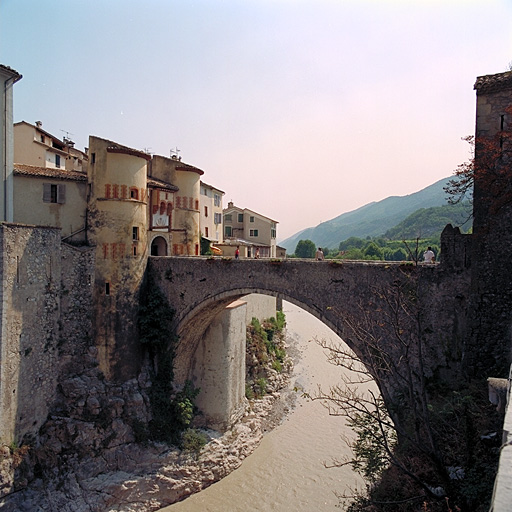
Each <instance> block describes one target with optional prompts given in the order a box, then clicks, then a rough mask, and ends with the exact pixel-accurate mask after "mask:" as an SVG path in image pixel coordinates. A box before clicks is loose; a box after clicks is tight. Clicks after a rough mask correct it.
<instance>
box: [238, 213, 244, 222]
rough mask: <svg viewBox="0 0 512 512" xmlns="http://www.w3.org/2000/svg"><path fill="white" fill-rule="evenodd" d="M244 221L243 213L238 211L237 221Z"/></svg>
mask: <svg viewBox="0 0 512 512" xmlns="http://www.w3.org/2000/svg"><path fill="white" fill-rule="evenodd" d="M243 221H244V214H243V213H239V214H238V222H243Z"/></svg>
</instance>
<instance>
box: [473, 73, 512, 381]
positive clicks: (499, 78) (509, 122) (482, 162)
mask: <svg viewBox="0 0 512 512" xmlns="http://www.w3.org/2000/svg"><path fill="white" fill-rule="evenodd" d="M475 90H476V96H477V108H476V131H475V176H474V201H473V204H474V207H473V237H472V261H478V265H472V269H471V271H472V277H471V281H472V298H471V312H470V315H469V318H470V319H471V337H470V339H471V343H472V344H473V345H474V347H475V349H477V350H469V351H468V353H471V354H476V353H478V354H479V357H478V358H474V357H473V358H469V359H467V360H466V368H467V371H468V372H470V373H476V374H480V373H482V372H487V371H488V370H489V369H492V368H494V371H495V373H494V376H498V375H499V376H506V375H508V369H509V367H510V363H511V351H510V346H511V341H512V337H511V329H512V310H511V308H510V304H511V303H512V268H511V263H510V261H511V260H510V257H509V255H508V253H507V252H506V248H508V247H510V246H511V245H512V230H511V229H510V219H512V179H511V166H512V154H511V150H512V146H511V144H512V138H511V137H512V71H508V72H505V73H499V74H495V75H487V76H481V77H478V78H477V80H476V83H475Z"/></svg>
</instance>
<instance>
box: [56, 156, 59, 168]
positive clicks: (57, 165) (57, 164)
mask: <svg viewBox="0 0 512 512" xmlns="http://www.w3.org/2000/svg"><path fill="white" fill-rule="evenodd" d="M55 167H60V155H55Z"/></svg>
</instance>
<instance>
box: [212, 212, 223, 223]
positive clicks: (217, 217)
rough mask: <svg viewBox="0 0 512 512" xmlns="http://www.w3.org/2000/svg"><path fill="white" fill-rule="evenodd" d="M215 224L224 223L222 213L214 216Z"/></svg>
mask: <svg viewBox="0 0 512 512" xmlns="http://www.w3.org/2000/svg"><path fill="white" fill-rule="evenodd" d="M213 222H214V224H221V223H222V215H221V214H220V213H214V214H213Z"/></svg>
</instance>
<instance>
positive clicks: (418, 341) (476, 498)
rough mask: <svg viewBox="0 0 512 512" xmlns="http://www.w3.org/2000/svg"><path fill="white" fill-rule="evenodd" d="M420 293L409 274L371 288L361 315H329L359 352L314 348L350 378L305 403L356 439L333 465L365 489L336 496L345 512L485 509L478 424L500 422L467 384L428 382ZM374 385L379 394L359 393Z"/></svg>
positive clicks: (486, 485)
mask: <svg viewBox="0 0 512 512" xmlns="http://www.w3.org/2000/svg"><path fill="white" fill-rule="evenodd" d="M411 268H412V267H411ZM417 290H418V282H417V278H416V275H415V273H414V272H407V273H405V272H404V273H403V277H402V278H400V279H397V280H396V281H395V282H393V283H392V284H391V285H389V286H387V287H374V288H373V299H372V300H370V301H369V302H368V303H366V304H360V306H359V309H360V312H359V313H358V314H356V315H352V314H350V313H347V312H344V311H343V310H341V309H338V308H337V307H333V308H332V310H333V311H334V312H335V313H337V315H338V316H339V318H340V321H341V322H342V323H343V325H344V326H345V327H346V339H347V340H348V341H349V342H351V343H352V346H353V347H354V348H356V349H357V350H358V353H357V354H355V353H354V352H352V351H351V350H350V349H349V348H348V347H347V346H345V345H344V344H332V343H327V342H325V341H323V340H320V341H319V342H318V343H319V344H320V345H321V346H322V347H323V348H324V349H326V350H327V353H328V360H329V362H330V363H331V364H334V365H336V366H339V367H341V368H343V369H345V370H350V372H351V373H344V375H345V377H344V381H343V383H342V384H341V385H339V386H335V387H332V388H331V389H330V390H327V391H324V390H319V392H318V393H317V394H316V395H314V396H312V397H311V398H312V399H314V400H321V401H323V403H324V405H325V406H326V407H327V409H328V411H329V414H331V415H339V416H343V417H345V419H346V421H347V423H348V425H349V426H350V427H352V429H353V430H354V432H355V433H356V438H355V440H352V441H348V443H349V445H350V447H351V448H352V451H353V455H352V457H350V458H346V459H341V460H338V459H334V460H333V464H332V465H333V466H335V467H340V466H344V465H350V466H351V467H352V468H353V469H354V470H355V471H357V472H359V473H360V474H361V475H362V476H363V478H364V479H365V481H366V482H367V488H366V491H361V490H359V491H357V490H356V491H355V492H354V493H352V494H351V495H340V496H339V498H340V501H341V502H344V503H346V501H347V500H348V501H352V504H351V505H350V508H349V510H350V511H351V512H356V511H360V510H361V511H362V510H371V511H372V512H379V511H391V510H393V511H395V510H396V511H408V510H420V509H421V510H429V511H432V512H434V511H436V512H437V511H440V510H443V511H446V510H454V511H455V510H460V511H464V512H466V511H468V512H469V511H472V512H476V511H480V510H482V511H483V510H487V509H486V508H484V507H486V506H488V500H489V498H490V495H491V492H492V480H493V477H494V472H493V471H494V469H495V464H496V462H497V458H496V456H495V455H493V454H491V452H490V450H487V451H486V450H485V449H483V448H482V443H481V442H480V441H479V439H480V434H481V433H482V432H481V431H480V432H479V431H478V428H476V425H477V424H479V422H480V421H484V420H483V418H485V420H486V421H489V420H491V419H492V420H494V421H496V425H498V424H499V418H498V416H497V414H496V413H495V411H492V412H491V408H490V407H489V404H488V403H486V398H485V396H484V397H483V398H482V400H481V401H479V400H480V398H478V395H476V394H472V393H471V392H470V391H468V388H469V385H468V383H461V388H460V390H453V389H448V388H447V387H446V386H443V385H442V383H441V381H439V380H437V381H436V380H434V379H431V380H429V379H427V377H426V376H427V374H428V372H427V371H426V368H425V358H426V349H427V347H426V345H425V339H424V336H425V332H426V330H427V329H426V327H425V326H423V325H422V317H421V312H420V310H419V308H418V305H417V304H418V302H417V294H418V291H417ZM361 318H362V319H363V320H358V319H361ZM356 341H357V343H354V342H356ZM361 361H364V365H363V364H362V363H361ZM370 381H374V382H375V384H376V385H377V388H378V391H377V390H375V388H371V387H370V388H369V389H368V390H366V391H361V387H362V386H364V385H366V384H367V383H368V382H370ZM484 389H485V388H484ZM494 427H495V425H492V426H491V427H490V428H494ZM480 428H482V427H480ZM483 428H489V425H488V424H486V425H485V427H483ZM476 450H478V454H477V453H476ZM483 467H485V470H483ZM489 473H490V478H489V477H488V474H489ZM454 474H456V476H455V477H454V476H453V475H454ZM457 475H458V476H457ZM462 475H464V477H463V478H462ZM354 500H355V501H354ZM450 507H452V508H450Z"/></svg>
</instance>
